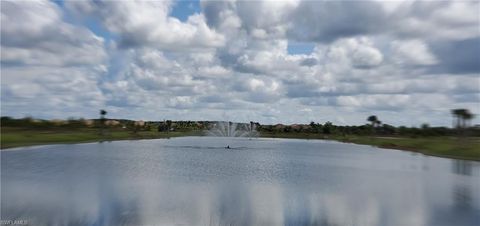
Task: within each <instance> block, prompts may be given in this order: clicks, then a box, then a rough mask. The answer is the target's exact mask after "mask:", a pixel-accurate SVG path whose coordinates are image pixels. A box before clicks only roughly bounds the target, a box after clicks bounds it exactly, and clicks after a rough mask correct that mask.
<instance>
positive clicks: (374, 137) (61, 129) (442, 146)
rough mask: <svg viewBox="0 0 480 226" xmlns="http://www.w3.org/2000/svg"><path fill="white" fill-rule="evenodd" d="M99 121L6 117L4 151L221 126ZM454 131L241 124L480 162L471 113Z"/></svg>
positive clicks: (280, 134)
mask: <svg viewBox="0 0 480 226" xmlns="http://www.w3.org/2000/svg"><path fill="white" fill-rule="evenodd" d="M100 114H101V116H100V118H99V119H73V118H70V119H68V120H40V119H34V118H28V117H27V118H21V119H15V118H11V117H1V143H0V147H1V148H2V149H5V148H12V147H22V146H32V145H42V144H58V143H83V142H97V141H113V140H132V139H135V140H136V139H159V138H170V137H178V136H204V135H205V132H204V131H206V130H208V129H211V128H212V127H213V126H215V123H217V122H216V121H172V120H164V121H133V120H127V119H109V118H106V117H105V116H106V114H107V112H106V111H104V110H101V111H100ZM452 115H453V116H454V117H455V120H454V122H456V124H455V125H454V128H447V127H430V126H429V125H428V124H423V125H422V126H421V127H419V128H417V127H405V126H399V127H394V126H391V125H388V124H382V123H381V121H380V120H379V119H378V118H377V116H374V115H372V116H369V117H367V120H366V121H367V122H368V123H366V124H364V125H359V126H339V125H334V124H333V123H331V122H326V123H324V124H320V123H315V122H311V123H309V124H292V125H283V124H275V125H261V124H260V123H257V122H249V123H238V126H239V127H240V128H241V127H245V128H247V127H248V128H252V125H253V126H254V127H255V129H256V130H257V131H258V132H259V136H260V137H271V138H297V139H325V140H336V141H341V142H348V143H355V144H364V145H372V146H377V147H380V148H389V149H400V150H407V151H413V152H418V153H422V154H426V155H432V156H441V157H448V158H457V159H468V160H476V161H480V127H479V126H478V125H477V126H471V125H469V123H468V122H469V120H470V119H471V118H473V114H471V113H470V112H469V111H468V110H465V109H455V110H452Z"/></svg>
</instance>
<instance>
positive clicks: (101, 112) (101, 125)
mask: <svg viewBox="0 0 480 226" xmlns="http://www.w3.org/2000/svg"><path fill="white" fill-rule="evenodd" d="M105 115H107V111H105V110H103V109H101V110H100V134H101V135H104V133H105V131H104V129H105Z"/></svg>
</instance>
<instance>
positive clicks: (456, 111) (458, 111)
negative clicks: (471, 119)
mask: <svg viewBox="0 0 480 226" xmlns="http://www.w3.org/2000/svg"><path fill="white" fill-rule="evenodd" d="M466 111H467V110H466V109H460V108H459V109H453V110H452V115H453V117H455V118H456V126H454V127H457V128H460V127H462V119H463V115H465V112H466Z"/></svg>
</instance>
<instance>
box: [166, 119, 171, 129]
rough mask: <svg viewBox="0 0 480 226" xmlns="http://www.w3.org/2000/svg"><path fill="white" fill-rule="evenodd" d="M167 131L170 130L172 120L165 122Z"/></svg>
mask: <svg viewBox="0 0 480 226" xmlns="http://www.w3.org/2000/svg"><path fill="white" fill-rule="evenodd" d="M166 123H167V131H170V130H171V129H172V120H167V121H166Z"/></svg>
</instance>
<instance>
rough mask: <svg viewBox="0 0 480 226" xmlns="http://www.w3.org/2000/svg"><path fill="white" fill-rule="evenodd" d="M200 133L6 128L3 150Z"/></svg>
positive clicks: (2, 139) (2, 135) (3, 133)
mask: <svg viewBox="0 0 480 226" xmlns="http://www.w3.org/2000/svg"><path fill="white" fill-rule="evenodd" d="M197 134H199V133H198V132H194V131H190V132H183V131H179V132H177V131H176V132H157V131H138V132H137V133H133V132H131V131H127V130H122V129H116V130H108V131H106V132H105V135H103V136H102V135H100V133H99V130H98V129H87V128H83V129H70V130H67V129H62V130H59V129H55V130H38V129H36V130H32V129H25V128H8V127H7V128H5V127H2V130H1V145H0V147H1V148H2V149H5V148H13V147H23V146H32V145H43V144H70V143H85V142H97V141H110V140H138V139H158V138H170V137H178V136H189V135H197Z"/></svg>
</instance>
